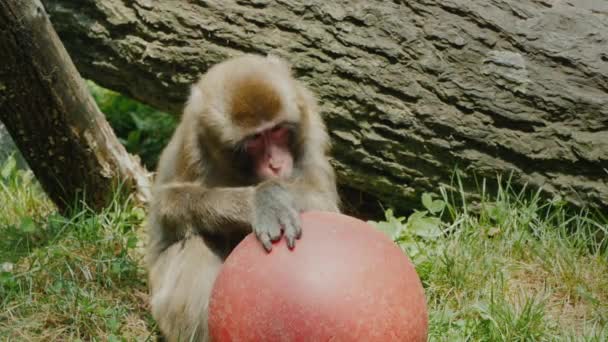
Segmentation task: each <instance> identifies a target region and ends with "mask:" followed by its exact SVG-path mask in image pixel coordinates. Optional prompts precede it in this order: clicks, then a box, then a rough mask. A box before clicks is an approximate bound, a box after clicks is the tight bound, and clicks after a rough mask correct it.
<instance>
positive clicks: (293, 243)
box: [285, 234, 296, 249]
mask: <svg viewBox="0 0 608 342" xmlns="http://www.w3.org/2000/svg"><path fill="white" fill-rule="evenodd" d="M285 240H287V247H289V249H293V248H294V247H295V246H296V239H295V237H294V236H293V235H291V234H285Z"/></svg>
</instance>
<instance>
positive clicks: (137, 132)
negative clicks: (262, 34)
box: [88, 82, 177, 169]
mask: <svg viewBox="0 0 608 342" xmlns="http://www.w3.org/2000/svg"><path fill="white" fill-rule="evenodd" d="M88 85H89V89H90V91H91V94H92V95H93V98H94V99H95V101H96V102H97V105H98V106H99V109H101V111H102V112H103V113H104V114H105V115H106V118H107V119H108V122H109V123H110V125H111V126H112V128H113V129H114V132H115V133H116V135H117V136H118V138H119V140H120V142H121V143H122V144H123V145H124V146H125V147H126V149H127V151H129V152H130V153H134V154H137V155H139V156H140V158H141V159H142V162H143V163H144V165H145V166H146V167H147V168H148V169H154V168H155V167H156V164H157V163H158V157H159V155H160V152H161V151H162V149H163V148H164V147H165V146H166V145H167V143H168V141H169V139H170V138H171V134H172V133H173V131H174V130H175V127H176V125H177V120H176V118H175V117H173V116H172V115H170V114H167V113H164V112H161V111H158V110H156V109H154V108H152V107H149V106H146V105H144V104H141V103H139V102H137V101H134V100H131V99H129V98H127V97H125V96H123V95H121V94H119V93H116V92H113V91H111V90H107V89H104V88H102V87H100V86H98V85H96V84H94V83H93V82H88Z"/></svg>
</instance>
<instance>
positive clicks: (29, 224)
mask: <svg viewBox="0 0 608 342" xmlns="http://www.w3.org/2000/svg"><path fill="white" fill-rule="evenodd" d="M19 229H20V230H21V231H22V232H24V233H34V232H35V231H36V222H34V220H32V218H31V217H27V216H26V217H22V218H21V222H20V223H19Z"/></svg>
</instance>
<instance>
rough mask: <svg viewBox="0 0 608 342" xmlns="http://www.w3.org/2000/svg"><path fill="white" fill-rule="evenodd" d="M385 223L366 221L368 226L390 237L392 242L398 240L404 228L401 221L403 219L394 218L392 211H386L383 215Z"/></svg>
mask: <svg viewBox="0 0 608 342" xmlns="http://www.w3.org/2000/svg"><path fill="white" fill-rule="evenodd" d="M384 216H385V219H386V221H382V222H375V221H368V223H369V224H372V225H374V226H376V228H378V229H379V230H380V231H382V232H384V233H385V234H386V235H388V237H390V238H391V239H392V240H393V241H394V240H396V239H397V238H399V235H400V234H401V232H402V231H403V229H404V228H405V225H404V224H403V221H404V220H405V218H404V217H395V215H394V214H393V210H392V209H387V210H386V212H385V213H384Z"/></svg>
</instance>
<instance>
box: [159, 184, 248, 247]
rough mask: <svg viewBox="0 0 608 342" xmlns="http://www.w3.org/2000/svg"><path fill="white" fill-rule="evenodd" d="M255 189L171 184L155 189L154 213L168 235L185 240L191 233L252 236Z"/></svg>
mask: <svg viewBox="0 0 608 342" xmlns="http://www.w3.org/2000/svg"><path fill="white" fill-rule="evenodd" d="M254 191H255V189H254V188H253V187H234V188H205V187H202V186H200V185H199V184H197V183H178V182H174V183H168V184H165V185H161V186H159V187H158V188H156V190H155V192H156V196H155V201H154V202H153V203H152V211H153V212H155V214H156V215H157V216H156V217H157V219H158V220H159V221H160V223H161V224H162V226H163V228H164V229H165V233H169V234H175V236H176V237H180V236H184V235H185V234H186V231H187V230H188V229H193V230H195V231H198V232H201V233H209V234H214V235H215V234H226V235H233V234H235V233H237V234H243V235H244V234H247V233H249V232H251V223H250V222H251V218H252V217H253V216H252V206H253V195H254Z"/></svg>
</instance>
